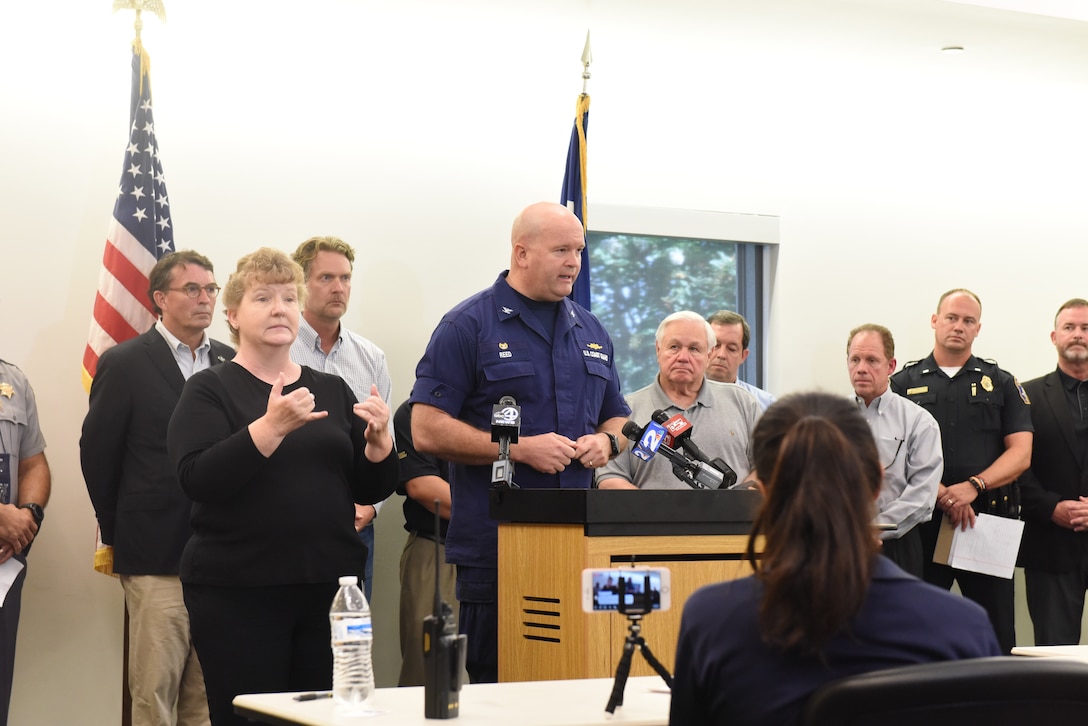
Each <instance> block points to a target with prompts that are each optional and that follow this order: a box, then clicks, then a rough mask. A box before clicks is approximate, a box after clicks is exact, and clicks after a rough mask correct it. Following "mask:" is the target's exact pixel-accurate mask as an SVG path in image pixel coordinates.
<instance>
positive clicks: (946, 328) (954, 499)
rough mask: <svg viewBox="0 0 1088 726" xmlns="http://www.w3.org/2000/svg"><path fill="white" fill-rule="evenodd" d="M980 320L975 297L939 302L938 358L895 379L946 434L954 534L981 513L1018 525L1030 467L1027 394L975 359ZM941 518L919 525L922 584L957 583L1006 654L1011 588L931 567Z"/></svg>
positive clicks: (1011, 640)
mask: <svg viewBox="0 0 1088 726" xmlns="http://www.w3.org/2000/svg"><path fill="white" fill-rule="evenodd" d="M981 319H982V302H981V301H980V300H979V299H978V295H975V294H974V293H973V292H971V291H970V290H965V289H962V288H959V289H955V290H949V291H948V292H946V293H945V294H944V295H941V299H940V300H939V301H938V302H937V312H936V313H935V314H934V315H933V317H932V318H931V319H930V324H931V325H932V327H933V330H934V345H933V352H932V353H930V354H929V356H928V357H926V358H925V359H924V360H922V361H919V362H915V363H908V364H907V365H906V366H904V367H903V370H901V371H899V372H898V373H896V374H895V375H894V376H892V378H891V386H892V390H893V391H895V392H896V393H898V394H899V395H901V396H906V397H907V398H908V399H909V400H911V401H914V402H915V403H917V404H918V405H919V406H921V407H922V408H924V409H926V410H927V411H929V412H930V413H931V414H933V418H935V419H937V423H938V424H939V425H940V427H941V443H942V448H943V451H944V475H943V476H942V477H941V483H940V484H938V485H937V504H936V506H937V509H939V510H941V511H942V512H943V513H944V515H945V516H947V517H949V518H950V519H951V520H952V522H953V523H955V524H956V525H957V526H974V523H975V514H976V513H978V512H984V513H987V514H996V515H999V516H1005V517H1011V518H1014V519H1015V518H1016V517H1018V516H1019V509H1020V505H1019V488H1018V487H1017V486H1016V479H1017V477H1019V476H1020V475H1021V474H1022V473H1023V472H1024V470H1026V469H1027V468H1028V465H1029V464H1030V463H1031V444H1032V438H1033V433H1032V432H1033V430H1034V429H1033V428H1032V424H1031V410H1030V409H1029V407H1028V406H1029V403H1028V397H1027V394H1026V393H1024V389H1023V387H1021V386H1020V384H1019V382H1017V380H1016V379H1015V378H1014V377H1013V376H1012V374H1011V373H1009V372H1008V371H1005V370H1002V369H1001V368H998V367H997V364H996V363H994V362H992V361H985V360H982V359H980V358H977V357H976V356H974V355H973V354H972V352H971V349H972V346H973V344H974V342H975V338H976V337H978V333H979V330H980V329H981V327H982V325H981ZM943 518H944V517H942V516H938V515H937V514H936V512H934V517H933V519H931V520H930V521H929V522H926V523H925V524H922V525H921V533H922V548H923V556H924V562H923V564H924V573H925V577H924V579H925V580H926V582H930V583H933V584H934V585H937V586H939V587H943V588H945V589H949V588H951V587H952V582H953V581H958V582H959V585H960V591H961V592H962V593H963V594H964V596H966V597H968V598H970V599H972V600H974V601H975V602H977V603H978V604H979V605H981V606H982V607H984V608H985V609H986V613H987V615H989V616H990V622H991V623H993V626H994V632H995V633H996V634H997V642H998V643H999V644H1000V645H1001V649H1002V650H1004V651H1005V652H1009V651H1010V650H1012V648H1013V646H1014V645H1016V619H1015V611H1014V603H1013V581H1012V580H1011V579H1010V580H1006V579H1004V578H1001V577H991V576H990V575H983V574H980V573H977V572H968V571H966V570H957V569H953V568H951V567H949V566H947V565H939V564H937V563H935V562H933V551H934V549H935V548H936V543H937V534H938V531H939V529H940V525H941V520H942V519H943Z"/></svg>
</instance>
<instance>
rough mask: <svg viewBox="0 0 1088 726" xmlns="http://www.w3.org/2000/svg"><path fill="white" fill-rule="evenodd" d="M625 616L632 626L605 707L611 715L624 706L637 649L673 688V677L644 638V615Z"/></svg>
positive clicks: (629, 614) (628, 614)
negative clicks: (625, 692)
mask: <svg viewBox="0 0 1088 726" xmlns="http://www.w3.org/2000/svg"><path fill="white" fill-rule="evenodd" d="M621 598H622V596H621ZM621 602H622V599H621ZM625 614H626V615H627V619H628V620H629V621H630V624H629V625H628V626H627V639H626V640H624V641H623V657H621V658H620V663H619V665H617V666H616V681H615V683H613V684H612V695H611V696H609V698H608V705H607V706H605V707H604V710H605V711H608V712H609V713H615V712H616V706H622V705H623V689H624V687H625V686H626V685H627V676H628V674H629V673H630V672H631V656H633V655H634V653H635V648H638V649H639V651H640V652H641V653H642V656H643V657H644V658H645V659H646V662H647V663H649V664H650V666H651V667H652V668H653V669H654V670H655V671H657V674H658V675H659V676H661V677H662V678H664V679H665V685H667V686H668V687H669V688H672V676H671V675H669V672H668V671H667V670H665V666H663V665H661V661H659V660H658V659H657V658H655V657H654V654H653V653H651V652H650V647H649V646H648V645H646V639H645V638H643V637H642V624H641V621H642V614H641V613H638V614H635V613H625Z"/></svg>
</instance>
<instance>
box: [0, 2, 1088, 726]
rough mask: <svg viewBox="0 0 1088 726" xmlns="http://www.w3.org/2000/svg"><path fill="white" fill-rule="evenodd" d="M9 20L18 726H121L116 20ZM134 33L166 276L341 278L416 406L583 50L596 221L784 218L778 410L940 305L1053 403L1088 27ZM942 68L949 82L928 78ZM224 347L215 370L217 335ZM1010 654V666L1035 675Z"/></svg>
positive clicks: (3, 131) (315, 14)
mask: <svg viewBox="0 0 1088 726" xmlns="http://www.w3.org/2000/svg"><path fill="white" fill-rule="evenodd" d="M108 7H109V3H107V2H105V0H102V2H98V3H91V2H86V0H56V1H55V2H52V3H22V4H15V3H6V4H5V5H4V6H3V7H2V9H0V68H2V71H0V149H2V156H0V222H2V224H0V279H2V281H3V282H2V286H0V321H2V326H3V331H4V333H3V344H2V347H0V355H2V356H3V357H4V358H5V359H8V360H11V361H14V362H16V363H18V364H19V365H21V366H22V367H23V368H24V370H26V371H27V373H28V374H29V375H30V377H31V380H32V382H33V383H34V385H35V388H36V391H37V394H38V399H39V405H40V406H41V416H42V420H43V422H44V426H45V433H46V436H47V439H48V441H49V449H48V455H49V458H50V462H51V464H52V467H53V474H54V493H53V500H52V502H51V503H50V507H49V510H48V518H47V521H46V523H45V527H44V530H43V533H42V537H41V540H40V541H39V543H38V545H37V546H36V547H35V549H34V553H33V557H32V560H31V572H30V579H29V582H28V584H27V591H26V594H25V598H24V614H23V623H22V628H21V630H20V647H19V652H18V662H17V675H16V681H15V689H16V693H15V697H14V703H13V706H12V723H18V724H54V723H85V724H115V723H117V722H118V721H119V719H120V716H119V714H120V690H121V689H120V662H121V653H120V642H121V613H122V606H121V597H120V587H119V586H118V585H117V583H116V582H113V581H112V580H110V579H108V578H105V577H102V576H100V575H96V574H94V573H93V572H92V571H91V567H90V563H91V550H92V547H93V542H94V516H93V511H92V510H91V507H90V505H89V503H88V500H87V497H86V494H85V489H84V486H83V482H82V477H81V474H80V471H79V464H78V446H77V442H78V438H79V429H80V425H81V422H82V418H83V415H84V413H85V410H86V409H85V406H86V397H85V394H84V393H83V390H82V388H81V386H80V382H79V381H80V377H79V369H80V360H81V355H82V352H83V346H84V343H85V340H86V332H87V327H88V321H89V314H90V308H91V302H92V300H93V297H94V290H95V285H96V280H97V275H98V268H99V264H100V258H101V254H102V249H103V242H104V233H105V228H106V221H107V218H108V216H109V214H110V210H111V208H112V203H113V197H114V194H115V193H116V184H117V181H118V175H119V173H120V170H121V162H122V158H121V156H122V152H123V149H124V145H125V139H126V131H127V123H128V119H127V114H128V94H129V50H128V45H127V44H128V41H129V40H130V38H131V34H132V33H131V14H130V13H129V14H124V15H117V16H113V15H111V14H110V13H109V11H108ZM167 10H168V13H169V18H168V20H169V22H168V23H167V24H165V25H163V24H161V23H160V22H159V21H158V20H157V19H156V18H154V17H150V16H149V17H148V18H146V25H147V27H146V29H145V31H144V40H145V45H146V47H147V48H148V49H149V51H150V52H151V56H152V59H153V65H152V79H153V84H154V89H155V99H154V100H155V120H156V130H157V132H158V134H159V142H160V149H161V152H162V155H163V162H164V165H165V170H166V176H167V179H168V185H169V192H170V196H171V203H172V210H173V214H174V226H175V230H176V239H177V240H178V243H179V245H182V246H191V247H193V248H196V249H198V250H200V251H202V252H204V253H206V254H208V255H209V256H210V257H211V258H212V259H213V260H214V261H215V262H216V263H217V265H218V266H219V267H218V276H219V278H220V281H221V282H222V281H223V280H224V279H225V278H226V276H227V273H228V272H229V270H230V269H231V268H232V266H233V264H234V261H235V260H236V259H237V258H238V257H239V256H240V255H242V254H244V253H246V252H248V251H251V250H252V249H254V248H256V247H258V246H261V245H272V246H278V247H281V248H284V249H293V247H294V246H295V245H296V244H297V243H298V242H299V241H301V240H302V239H305V238H306V237H308V236H310V235H313V234H336V235H339V236H341V237H343V238H345V239H346V240H348V241H349V242H350V243H352V244H353V245H355V246H356V248H357V250H358V252H359V257H360V264H358V266H357V268H356V286H355V293H354V298H353V300H352V308H351V311H350V312H349V313H348V316H347V324H348V325H349V326H350V327H352V328H354V329H356V330H359V331H360V332H362V333H364V334H365V335H367V336H368V337H370V338H372V339H373V340H374V341H376V342H377V343H378V344H379V345H381V346H382V347H383V348H384V349H385V350H386V352H387V353H388V355H389V359H390V363H391V368H392V374H393V379H394V398H396V399H397V400H400V399H402V398H404V397H405V396H406V395H407V394H408V391H409V389H410V386H411V383H412V380H413V370H414V365H415V362H416V360H417V359H418V357H419V355H420V353H421V351H422V349H423V346H424V345H425V343H426V340H427V338H428V336H429V334H430V331H431V329H432V328H433V326H434V324H435V323H436V322H437V320H438V318H439V317H440V316H441V314H442V313H443V312H444V311H445V310H446V309H448V308H449V307H450V306H451V305H452V304H454V303H455V302H457V301H458V300H460V299H462V298H464V297H465V296H467V295H469V294H471V293H472V292H474V291H476V290H478V289H480V288H482V287H484V286H485V285H487V284H489V283H490V282H491V280H492V279H493V278H494V276H495V274H496V273H497V272H498V271H499V270H500V269H502V268H503V267H504V266H505V261H506V256H507V234H508V229H509V223H510V221H511V220H512V218H513V216H514V215H515V214H516V212H517V211H518V210H519V209H520V208H521V207H522V206H524V205H525V204H527V203H529V202H532V201H535V200H538V199H555V198H556V197H557V195H558V192H559V186H560V181H561V178H562V165H563V161H564V155H565V152H566V145H567V141H568V138H569V133H570V122H571V119H572V116H573V109H574V103H575V97H576V95H577V93H578V92H579V91H580V90H581V78H580V74H581V66H580V63H579V60H578V59H579V56H580V55H581V51H582V43H583V41H584V37H585V31H586V29H587V28H592V31H593V54H594V63H593V66H592V68H591V70H592V73H593V79H592V81H591V84H590V92H591V94H592V96H593V107H592V112H591V114H592V116H591V118H592V120H591V124H590V157H589V158H590V177H589V180H590V181H589V190H590V221H591V223H592V214H593V212H592V204H593V203H595V202H596V203H607V204H615V205H628V206H630V205H652V206H659V207H662V206H663V207H678V208H688V209H703V210H711V211H726V212H744V213H760V214H770V215H776V216H779V217H780V219H781V226H780V230H781V247H780V249H779V251H778V253H777V255H776V256H775V260H776V269H775V271H774V286H773V290H772V295H771V300H772V308H771V318H770V338H769V357H768V359H769V363H770V367H769V387H770V388H771V390H773V391H774V392H776V393H778V394H783V393H786V392H789V391H792V390H797V389H803V388H812V387H820V388H824V389H827V390H832V391H839V392H843V393H846V392H847V391H848V387H847V381H846V376H845V372H844V370H843V357H844V346H845V335H846V332H847V331H848V330H849V329H850V328H851V327H852V326H854V325H856V324H858V323H861V322H865V321H874V322H880V323H883V324H886V325H888V326H889V327H891V328H892V330H893V331H894V332H895V333H896V335H897V337H898V339H899V349H900V355H899V358H900V361H901V362H904V361H906V360H911V359H914V358H919V357H921V356H923V355H925V354H926V353H927V352H928V351H929V350H930V346H931V343H932V338H931V335H932V333H931V331H930V329H929V325H928V318H929V315H930V313H931V312H932V309H933V307H934V304H935V302H936V298H937V296H938V295H939V293H940V292H941V291H943V290H944V289H947V288H950V287H954V286H961V285H963V286H967V287H970V288H972V289H974V290H976V291H977V292H978V293H979V294H980V295H981V296H982V299H983V302H984V316H983V323H984V325H983V329H982V335H981V337H980V338H979V340H978V344H977V346H976V349H977V351H978V352H979V353H981V354H983V355H984V356H987V357H993V358H996V359H997V360H998V361H1000V362H1001V364H1002V365H1003V366H1005V367H1006V368H1009V369H1010V370H1012V371H1014V372H1015V373H1017V374H1019V375H1020V376H1021V377H1022V378H1030V377H1034V376H1036V375H1039V374H1041V373H1043V372H1045V371H1047V370H1049V369H1050V368H1051V367H1052V365H1053V358H1054V357H1053V350H1052V348H1051V347H1050V345H1049V342H1048V339H1047V334H1048V332H1049V329H1050V328H1049V326H1050V323H1051V319H1052V316H1053V312H1054V310H1055V309H1056V308H1057V306H1058V304H1059V303H1061V302H1062V301H1063V300H1065V299H1067V298H1069V297H1072V296H1086V292H1088V291H1086V290H1085V287H1084V282H1083V274H1082V270H1083V265H1084V252H1083V245H1082V240H1083V239H1084V237H1085V234H1086V232H1088V221H1086V219H1085V216H1084V215H1083V214H1082V209H1083V208H1084V199H1085V198H1086V196H1088V182H1086V180H1085V179H1086V175H1085V173H1084V169H1086V168H1088V147H1086V142H1085V133H1084V129H1085V128H1086V127H1088V124H1086V121H1088V118H1086V116H1088V26H1085V25H1084V24H1081V23H1075V22H1072V21H1059V20H1053V19H1047V18H1042V17H1036V16H1026V15H1016V14H1013V13H1008V12H1003V11H991V10H984V9H980V8H974V7H970V6H960V5H953V4H950V3H944V2H941V1H940V0H819V1H818V2H817V1H814V0H808V1H806V2H800V1H787V0H670V2H667V3H666V2H653V1H651V0H605V1H599V0H590V1H586V0H581V1H576V0H519V2H516V3H512V2H501V1H498V0H493V1H488V0H461V1H459V2H439V1H434V2H425V1H423V0H398V1H396V2H384V3H383V2H376V1H370V0H355V1H351V0H339V1H338V0H309V2H307V3H304V4H296V5H294V6H288V5H284V4H280V3H269V2H260V1H258V0H234V1H233V2H229V3H224V2H218V1H213V0H188V1H187V2H184V3H183V2H179V1H177V0H175V1H173V2H170V3H168V7H167ZM949 44H963V45H966V46H967V47H968V52H967V53H966V54H964V55H960V56H947V55H942V54H940V53H938V52H937V48H939V47H940V46H943V45H949ZM213 333H214V334H215V335H216V336H217V337H219V338H221V339H226V330H225V326H224V325H223V324H222V322H221V321H220V322H217V323H216V325H215V327H214V328H213ZM399 516H400V515H399V506H397V505H396V504H393V505H391V506H390V507H387V509H386V512H385V513H384V514H383V515H382V518H381V520H380V525H379V543H378V547H379V559H380V562H379V566H380V572H379V578H378V582H377V587H376V591H377V593H378V597H377V598H376V603H375V610H376V614H377V617H378V620H379V622H381V621H383V620H384V623H385V625H380V626H379V628H380V629H379V647H380V649H381V659H380V661H379V665H378V669H379V670H378V675H379V680H380V681H381V682H382V683H384V684H390V683H392V682H393V681H394V680H395V677H396V668H397V660H396V656H397V653H396V630H395V628H394V627H393V626H392V623H393V622H394V620H395V617H396V589H397V584H396V578H397V575H396V567H397V558H398V556H399V552H400V546H401V543H402V542H403V532H402V530H400V522H399V521H398V520H399ZM1030 637H1031V634H1030V631H1028V630H1027V629H1026V628H1024V627H1022V628H1021V641H1022V642H1030Z"/></svg>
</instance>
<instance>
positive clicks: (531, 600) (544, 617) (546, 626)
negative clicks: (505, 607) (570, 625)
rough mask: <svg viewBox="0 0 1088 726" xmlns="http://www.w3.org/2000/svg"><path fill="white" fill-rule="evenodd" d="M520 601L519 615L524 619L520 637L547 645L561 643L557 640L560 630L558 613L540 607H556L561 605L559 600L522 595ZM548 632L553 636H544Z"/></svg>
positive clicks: (556, 610)
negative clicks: (521, 601)
mask: <svg viewBox="0 0 1088 726" xmlns="http://www.w3.org/2000/svg"><path fill="white" fill-rule="evenodd" d="M522 600H523V603H522V609H521V614H522V617H523V618H524V619H523V620H522V621H521V625H522V634H521V637H523V638H525V639H526V640H539V641H544V642H547V643H559V642H562V641H561V639H560V638H559V631H561V630H562V625H561V620H560V611H559V610H558V609H545V608H544V607H541V606H542V605H554V606H558V605H560V604H561V601H560V599H559V598H557V597H541V596H536V595H523V596H522ZM548 631H552V632H553V633H554V634H553V635H545V634H544V633H545V632H548Z"/></svg>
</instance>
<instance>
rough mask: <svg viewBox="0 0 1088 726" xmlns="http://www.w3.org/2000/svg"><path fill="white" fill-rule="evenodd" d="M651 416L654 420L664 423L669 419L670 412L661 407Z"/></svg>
mask: <svg viewBox="0 0 1088 726" xmlns="http://www.w3.org/2000/svg"><path fill="white" fill-rule="evenodd" d="M650 418H652V419H653V420H654V421H656V422H657V423H659V424H663V423H665V422H666V421H668V420H669V414H667V413H665V412H664V411H662V410H661V409H660V408H659V409H657V410H656V411H654V415H653V416H651V417H650Z"/></svg>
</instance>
